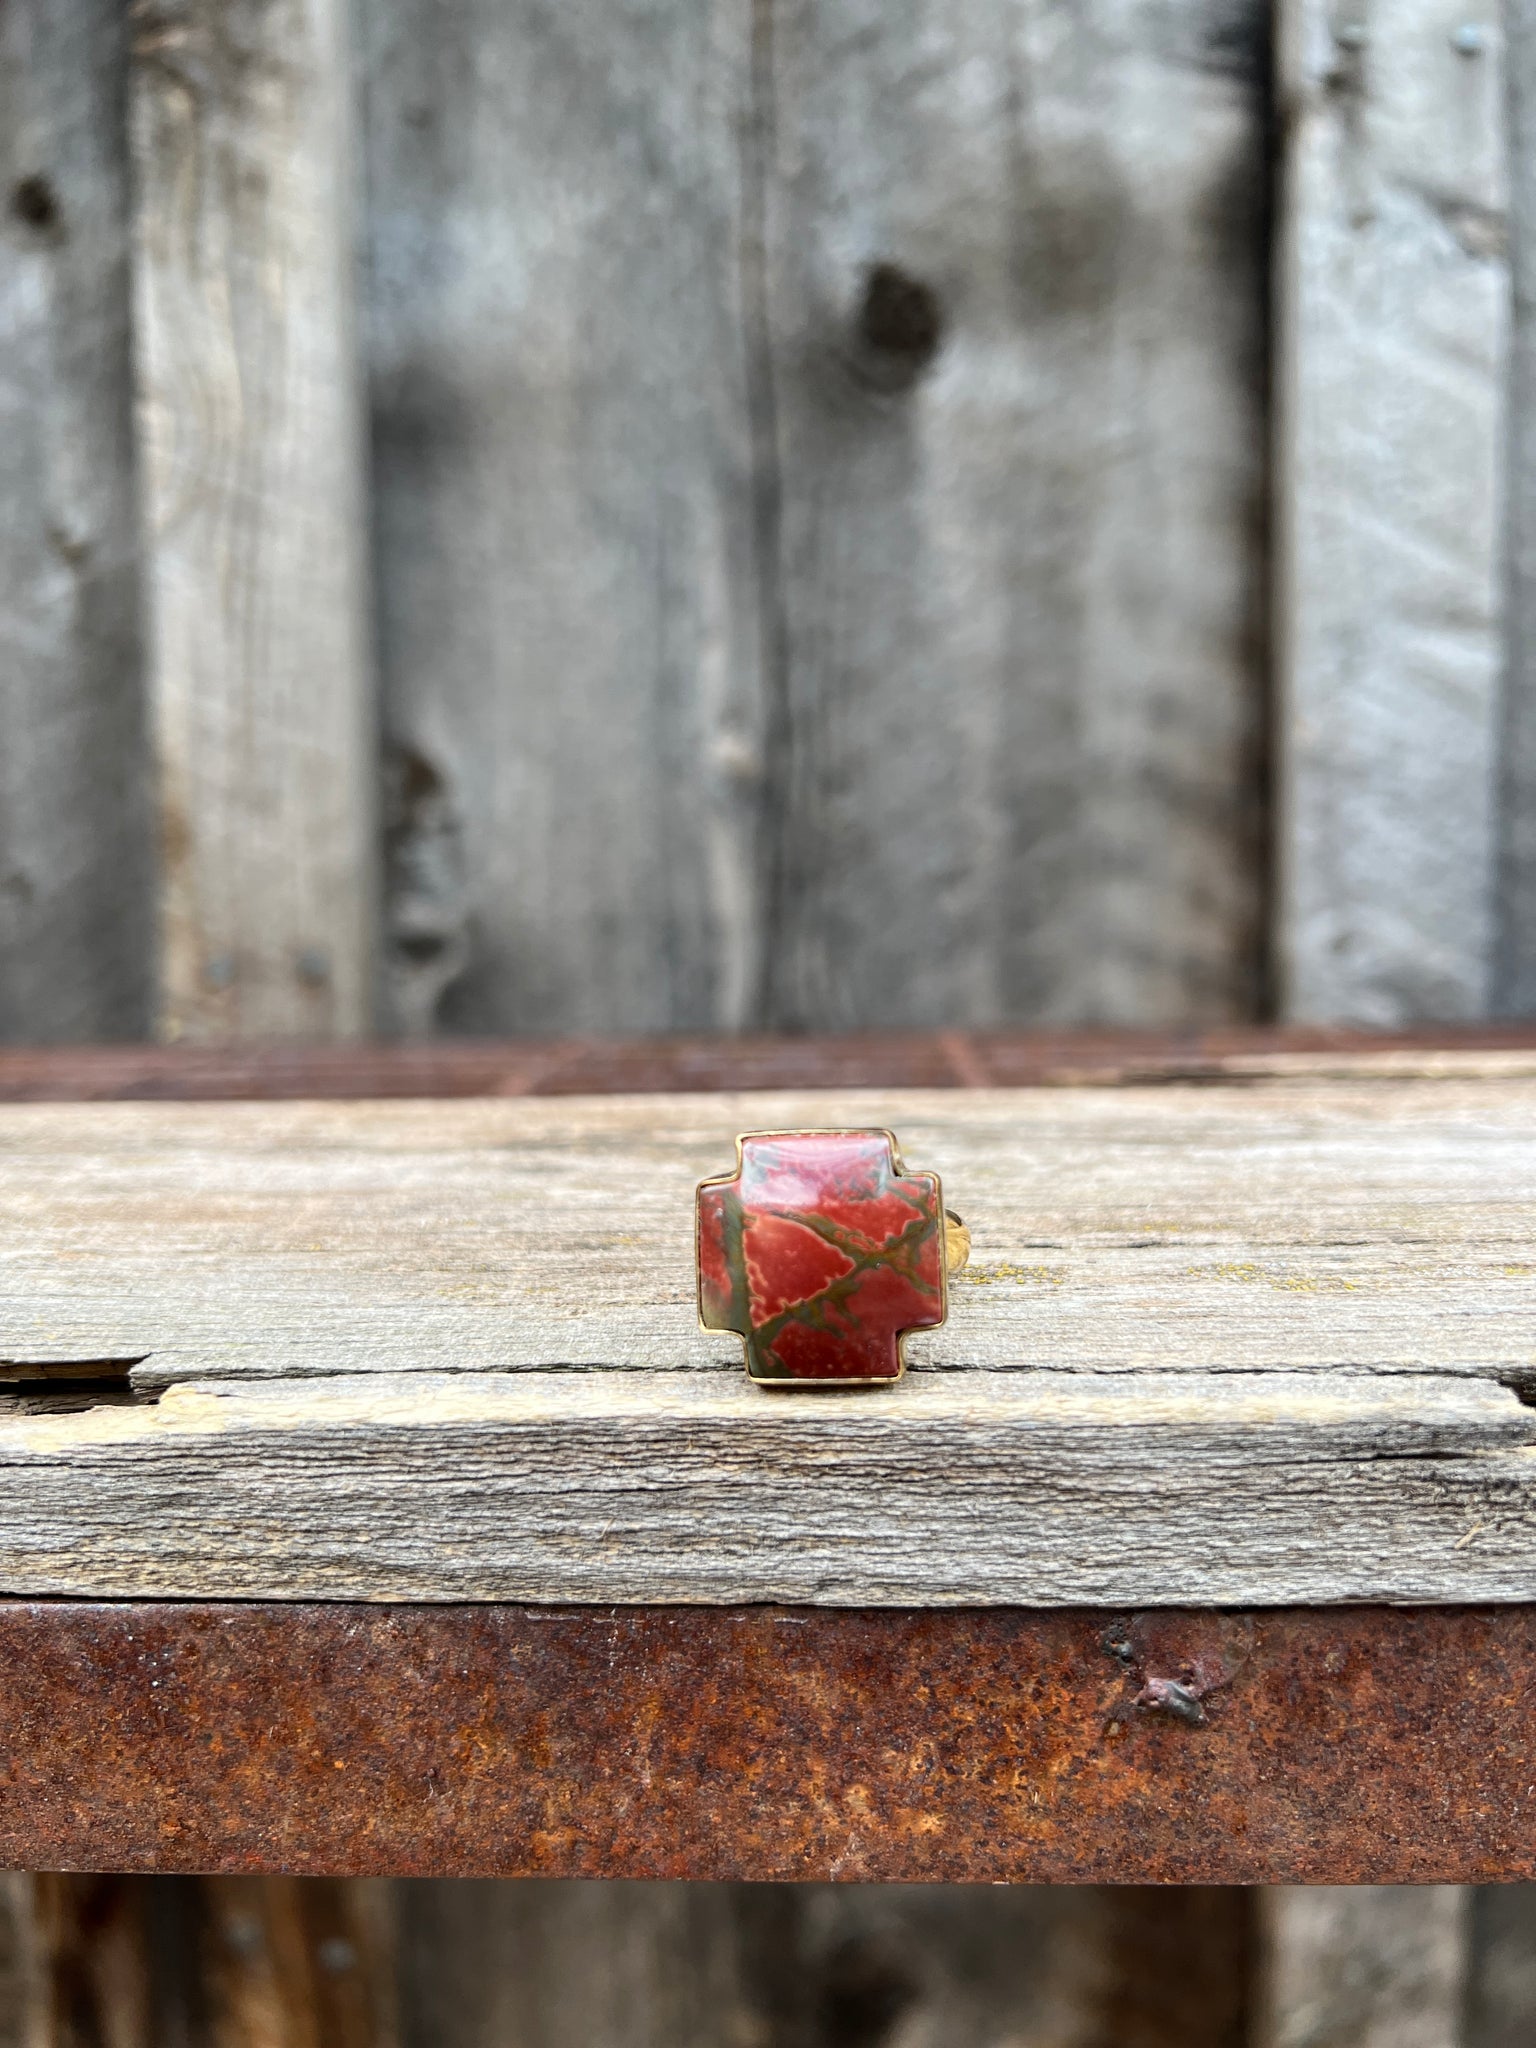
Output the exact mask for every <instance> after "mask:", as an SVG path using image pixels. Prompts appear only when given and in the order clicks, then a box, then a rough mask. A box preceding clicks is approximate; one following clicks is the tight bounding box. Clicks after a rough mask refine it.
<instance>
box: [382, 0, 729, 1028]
mask: <svg viewBox="0 0 1536 2048" xmlns="http://www.w3.org/2000/svg"><path fill="white" fill-rule="evenodd" d="M361 27H362V32H363V35H364V37H365V39H366V40H365V44H364V74H365V82H366V95H367V124H366V150H367V160H368V180H369V192H370V209H369V217H368V224H367V237H368V278H369V283H368V298H367V323H366V330H365V331H366V340H367V349H368V358H369V364H370V369H371V379H372V383H371V391H372V399H371V405H372V426H373V474H374V481H375V489H376V497H375V512H376V522H377V535H378V563H379V588H380V615H381V620H382V634H381V653H382V659H383V664H384V681H385V689H386V697H387V713H388V722H389V730H390V734H391V740H392V777H393V783H394V790H393V797H392V814H391V819H390V880H389V897H388V915H387V927H388V980H389V986H390V992H391V999H392V1004H393V1010H394V1015H395V1021H396V1022H397V1024H399V1025H401V1026H403V1027H404V1028H407V1029H416V1030H420V1029H425V1028H427V1027H428V1026H430V1024H431V1022H432V1020H433V1018H434V1016H435V1014H436V1012H437V1007H438V1003H439V998H440V997H442V995H443V993H444V990H445V988H447V989H448V996H447V1002H446V1006H445V1008H444V1010H443V1016H444V1020H445V1021H446V1022H447V1023H449V1024H450V1025H453V1026H457V1027H459V1028H461V1029H462V1028H469V1029H477V1030H483V1029H487V1028H491V1029H511V1030H518V1031H529V1030H544V1031H549V1030H564V1031H582V1030H593V1029H600V1028H607V1029H614V1028H628V1029H631V1030H646V1029H661V1028H666V1027H668V1026H671V1027H674V1028H676V1027H682V1026H694V1027H700V1026H702V1027H714V1026H721V1025H725V1026H740V1025H742V1024H744V1023H746V1022H748V1021H749V1020H750V1019H751V1017H752V1015H753V1014H754V1004H755V1001H756V997H757V988H756V976H757V972H758V963H759V960H760V958H761V954H762V945H763V941H762V936H761V933H760V930H759V912H758V908H757V894H758V884H757V879H756V870H757V856H756V853H755V841H756V837H757V833H758V830H759V810H760V805H761V795H760V788H759V784H760V775H759V768H758V765H757V764H758V763H759V761H760V757H761V750H762V731H761V728H762V722H763V717H764V711H763V704H762V687H761V668H762V663H761V656H760V653H759V644H758V643H759V630H760V629H759V623H758V602H757V596H756V581H757V574H758V569H757V562H756V544H755V539H754V528H753V516H752V502H753V490H754V485H753V478H752V474H751V465H752V449H751V446H750V438H749V433H748V424H747V410H746V401H745V396H744V389H745V363H744V350H743V340H742V331H741V319H740V312H739V305H738V301H739V297H740V293H741V290H742V285H741V268H742V262H743V254H742V230H741V215H742V208H743V198H742V177H743V169H742V162H741V146H740V141H739V130H740V127H741V124H742V123H743V121H744V120H745V119H746V106H745V96H746V90H747V73H748V58H747V48H748V10H745V9H743V8H741V7H738V6H724V5H705V6H694V7H688V8H676V7H671V6H668V5H666V4H665V0H642V4H641V5H638V6H625V7H617V6H614V5H612V4H610V0H561V4H559V5H558V6H550V5H547V4H546V0H519V4H516V5H511V6H509V5H506V4H505V0H474V4H472V5H467V6H461V7H459V8H458V9H456V10H455V13H454V16H453V19H452V21H451V22H449V21H445V19H444V17H443V13H442V10H441V8H440V7H438V6H436V5H435V4H433V0H387V4H379V5H376V6H372V7H370V8H367V9H365V10H363V14H362V22H361ZM450 984H451V987H449V985H450Z"/></svg>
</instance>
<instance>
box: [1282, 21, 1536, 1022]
mask: <svg viewBox="0 0 1536 2048" xmlns="http://www.w3.org/2000/svg"><path fill="white" fill-rule="evenodd" d="M1280 24H1281V55H1282V64H1281V72H1282V95H1283V105H1284V133H1285V136H1286V138H1287V141H1286V152H1285V163H1284V207H1283V222H1282V237H1281V247H1280V257H1279V269H1278V296H1279V301H1280V308H1279V322H1280V324H1279V329H1278V337H1277V367H1278V379H1279V419H1278V433H1277V449H1278V461H1279V470H1278V477H1277V496H1276V508H1277V509H1276V538H1277V545H1278V551H1279V561H1278V576H1277V584H1276V613H1277V632H1278V635H1279V643H1278V675H1279V706H1280V726H1279V733H1280V748H1279V761H1278V768H1279V788H1278V811H1279V827H1280V830H1279V842H1278V844H1279V879H1280V901H1279V909H1278V930H1277V933H1276V943H1277V950H1278V956H1279V962H1280V970H1281V1001H1282V1006H1283V1009H1284V1011H1285V1013H1286V1014H1288V1015H1290V1016H1292V1017H1298V1018H1352V1019H1357V1020H1359V1021H1361V1022H1366V1023H1373V1024H1384V1025H1390V1024H1396V1023H1399V1022H1403V1021H1407V1020H1409V1019H1412V1018H1424V1017H1428V1018H1456V1017H1475V1016H1478V1015H1481V1014H1482V1013H1483V1011H1484V1009H1485V1007H1486V1005H1487V1002H1488V999H1489V992H1490V976H1491V970H1492V951H1493V937H1494V866H1495V844H1494V839H1495V807H1494V782H1495V758H1496V753H1497V750H1498V748H1499V744H1500V741H1499V708H1498V692H1499V674H1500V668H1501V661H1502V655H1501V646H1500V608H1499V588H1498V587H1499V570H1500V556H1501V550H1502V540H1501V511H1502V497H1501V493H1502V463H1501V455H1502V434H1503V423H1504V372H1505V361H1506V350H1507V340H1508V327H1509V316H1508V294H1509V269H1508V261H1507V255H1506V248H1505V203H1506V165H1505V128H1504V101H1503V53H1502V38H1501V31H1500V23H1499V19H1498V14H1497V10H1496V9H1493V8H1491V7H1490V6H1488V5H1485V4H1482V0H1479V4H1476V5H1471V6H1463V7H1456V8H1448V7H1444V6H1441V5H1439V4H1433V0H1349V4H1347V5H1341V6H1330V5H1327V4H1325V0H1285V4H1284V5H1283V6H1282V8H1281V10H1280Z"/></svg>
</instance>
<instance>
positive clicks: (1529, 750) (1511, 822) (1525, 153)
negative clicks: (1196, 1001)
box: [1493, 0, 1536, 1017]
mask: <svg viewBox="0 0 1536 2048" xmlns="http://www.w3.org/2000/svg"><path fill="white" fill-rule="evenodd" d="M1504 23H1505V31H1506V35H1507V38H1508V50H1507V56H1506V66H1507V72H1508V89H1507V108H1508V118H1509V150H1508V175H1509V180H1510V208H1509V269H1510V285H1511V294H1510V297H1511V331H1510V347H1509V366H1508V394H1507V405H1506V433H1507V437H1508V445H1507V471H1508V473H1507V477H1506V490H1505V499H1504V512H1505V523H1506V530H1505V536H1504V564H1503V566H1504V574H1505V612H1504V664H1505V665H1504V691H1503V704H1502V716H1501V719H1500V723H1499V735H1498V738H1499V768H1500V776H1499V825H1500V835H1499V873H1498V896H1497V910H1498V944H1497V952H1496V960H1495V974H1494V986H1493V1008H1494V1010H1495V1012H1496V1013H1498V1014H1500V1015H1507V1016H1517V1017H1518V1016H1526V1017H1529V1016H1531V1015H1536V6H1533V5H1532V4H1531V0H1504Z"/></svg>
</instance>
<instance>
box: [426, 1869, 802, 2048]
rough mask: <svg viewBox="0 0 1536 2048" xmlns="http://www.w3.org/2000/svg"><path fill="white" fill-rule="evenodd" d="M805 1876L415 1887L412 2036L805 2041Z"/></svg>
mask: <svg viewBox="0 0 1536 2048" xmlns="http://www.w3.org/2000/svg"><path fill="white" fill-rule="evenodd" d="M798 1889H799V1888H798V1887H793V1888H791V1887H782V1886H781V1887H773V1888H770V1887H769V1886H766V1885H725V1884H689V1883H686V1882H683V1883H672V1884H636V1883H624V1882H622V1881H620V1882H618V1883H613V1884H583V1883H580V1882H576V1883H572V1882H570V1881H564V1882H561V1881H558V1880H557V1881H549V1882H541V1881H539V1880H533V1881H531V1882H525V1883H521V1884H504V1883H502V1884H498V1883H495V1882H486V1881H480V1882H475V1881H473V1880H472V1881H470V1882H469V1883H465V1884H455V1885H445V1884H440V1883H406V1884H402V1885H401V1886H400V1887H399V1895H400V1897H399V1918H400V1929H401V1944H400V1977H401V2005H402V2020H403V2024H404V2035H405V2039H406V2041H407V2043H409V2044H412V2048H417V2044H419V2048H429V2044H430V2048H677V2044H678V2043H680V2042H686V2043H688V2044H689V2048H739V2044H741V2043H743V2042H752V2043H759V2044H761V2048H793V2044H794V2043H795V2042H796V2041H797V2040H798V2039H799V2037H798V2036H797V2035H795V2034H793V2033H791V2032H789V2031H788V2029H787V2028H786V2027H785V2025H784V2020H785V2018H787V2017H788V2015H787V2014H786V2013H784V2012H783V2010H782V2008H783V2007H785V2006H786V2005H790V2004H791V2003H793V2005H794V2006H796V2007H798V2006H799V2005H800V2003H801V2001H800V1999H799V1998H798V1997H797V1995H796V1994H797V1991H798V1989H799V1987H793V1988H791V1987H790V1986H789V1985H788V1984H786V1983H785V1982H784V1979H785V1977H786V1976H787V1975H788V1974H789V1972H790V1971H791V1970H792V1968H793V1960H792V1959H793V1955H794V1937H795V1934H796V1932H797V1930H798V1923H799V1917H800V1916H799V1910H798V1906H797V1903H796V1899H795V1892H796V1891H797V1890H798Z"/></svg>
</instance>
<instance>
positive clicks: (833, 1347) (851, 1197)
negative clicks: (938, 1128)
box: [698, 1131, 971, 1386]
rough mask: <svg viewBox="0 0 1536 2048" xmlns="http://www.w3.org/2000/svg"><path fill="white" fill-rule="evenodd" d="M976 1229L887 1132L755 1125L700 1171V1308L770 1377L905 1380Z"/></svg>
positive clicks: (707, 1324)
mask: <svg viewBox="0 0 1536 2048" xmlns="http://www.w3.org/2000/svg"><path fill="white" fill-rule="evenodd" d="M970 1243H971V1240H970V1232H969V1231H968V1230H967V1229H966V1227H965V1225H964V1224H963V1223H962V1222H961V1221H960V1218H959V1217H958V1216H955V1215H953V1214H952V1212H949V1211H947V1210H946V1209H945V1207H944V1197H943V1193H942V1190H941V1189H940V1186H939V1177H938V1175H937V1174H936V1173H909V1172H908V1171H907V1169H906V1167H905V1166H904V1165H903V1164H902V1160H901V1154H900V1153H899V1151H898V1150H897V1148H896V1140H895V1139H894V1138H893V1137H892V1136H891V1134H890V1132H889V1131H753V1132H749V1133H748V1134H747V1135H746V1136H744V1137H740V1138H738V1139H737V1140H736V1171H735V1172H734V1173H733V1174H722V1175H719V1176H717V1177H716V1178H715V1179H712V1180H705V1181H701V1182H700V1183H699V1190H698V1267H699V1321H700V1323H701V1324H702V1326H703V1327H704V1328H705V1329H706V1330H731V1331H734V1332H735V1334H736V1335H737V1336H738V1337H740V1338H741V1340H742V1343H743V1345H744V1347H745V1351H746V1366H747V1373H748V1375H749V1377H750V1378H752V1379H754V1380H759V1381H762V1382H763V1383H764V1384H772V1385H778V1386H783V1385H785V1384H787V1383H793V1382H797V1381H814V1382H815V1383H816V1384H817V1385H818V1386H868V1385H871V1384H874V1383H878V1382H881V1381H889V1380H898V1379H900V1378H901V1375H902V1372H903V1371H904V1369H905V1366H906V1360H905V1359H904V1358H903V1356H902V1341H903V1339H904V1337H905V1336H906V1334H907V1332H908V1331H910V1330H932V1329H936V1328H937V1327H938V1325H939V1324H940V1323H942V1322H943V1320H944V1318H945V1316H946V1314H947V1313H948V1310H949V1289H948V1277H949V1274H950V1273H952V1272H958V1270H959V1269H960V1267H961V1266H963V1265H964V1264H965V1261H966V1258H967V1256H968V1254H969V1252H970Z"/></svg>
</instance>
